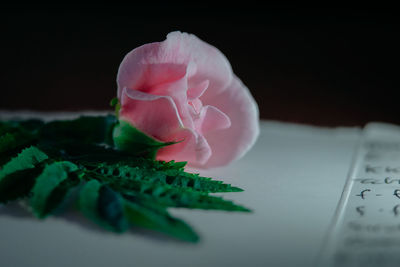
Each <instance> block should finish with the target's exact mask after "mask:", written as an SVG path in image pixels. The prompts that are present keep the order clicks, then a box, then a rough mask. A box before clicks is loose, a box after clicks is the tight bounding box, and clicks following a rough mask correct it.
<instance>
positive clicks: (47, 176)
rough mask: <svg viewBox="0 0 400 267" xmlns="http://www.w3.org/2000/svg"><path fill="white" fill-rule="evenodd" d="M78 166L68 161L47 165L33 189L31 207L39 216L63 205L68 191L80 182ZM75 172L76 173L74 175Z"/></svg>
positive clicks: (46, 214)
mask: <svg viewBox="0 0 400 267" xmlns="http://www.w3.org/2000/svg"><path fill="white" fill-rule="evenodd" d="M77 170H78V167H77V166H76V165H75V164H73V163H71V162H68V161H64V162H55V163H52V164H50V165H47V166H46V167H45V168H44V170H43V172H42V173H41V174H40V175H39V177H38V178H37V179H36V183H35V185H34V187H33V189H32V197H31V201H30V204H31V207H32V210H33V213H34V214H35V215H36V216H37V217H38V218H44V217H46V216H48V215H49V214H50V213H52V212H53V211H54V210H55V209H56V208H57V207H59V206H60V205H61V203H62V202H63V200H64V197H65V196H66V195H67V193H68V191H69V190H70V189H71V188H72V187H74V186H76V185H78V184H79V179H78V177H77V176H76V174H75V172H76V171H77ZM74 174H75V175H74Z"/></svg>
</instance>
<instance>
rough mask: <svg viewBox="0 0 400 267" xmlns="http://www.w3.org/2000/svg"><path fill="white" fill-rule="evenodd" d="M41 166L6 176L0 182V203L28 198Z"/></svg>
mask: <svg viewBox="0 0 400 267" xmlns="http://www.w3.org/2000/svg"><path fill="white" fill-rule="evenodd" d="M42 169H43V168H42V166H37V167H36V168H30V169H24V170H18V171H15V172H13V173H11V174H8V175H6V176H5V177H3V178H2V179H1V181H0V203H6V202H9V201H13V200H16V199H20V198H24V197H27V196H29V193H30V191H31V189H32V187H33V185H34V184H35V180H36V177H37V176H38V175H39V174H40V172H41V171H42Z"/></svg>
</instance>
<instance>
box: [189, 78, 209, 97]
mask: <svg viewBox="0 0 400 267" xmlns="http://www.w3.org/2000/svg"><path fill="white" fill-rule="evenodd" d="M209 85H210V81H209V80H205V81H202V82H201V83H199V84H197V85H195V86H193V87H191V88H189V90H188V91H187V97H188V99H189V100H193V99H196V98H199V97H200V96H201V95H202V94H203V93H204V92H205V91H206V90H207V88H208V86H209Z"/></svg>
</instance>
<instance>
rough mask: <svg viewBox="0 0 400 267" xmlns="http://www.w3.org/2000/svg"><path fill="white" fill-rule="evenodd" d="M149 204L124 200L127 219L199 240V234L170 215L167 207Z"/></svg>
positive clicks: (149, 227)
mask: <svg viewBox="0 0 400 267" xmlns="http://www.w3.org/2000/svg"><path fill="white" fill-rule="evenodd" d="M149 204H150V205H147V207H146V205H143V203H141V204H139V203H134V202H132V201H128V200H124V213H125V216H126V218H127V220H128V221H129V222H130V223H131V224H132V225H136V226H140V227H143V228H147V229H151V230H155V231H158V232H162V233H165V234H168V235H170V236H173V237H175V238H178V239H181V240H184V241H189V242H197V241H198V240H199V236H198V235H197V234H196V233H195V232H194V231H193V229H192V228H191V227H190V226H189V225H187V224H186V223H185V222H183V221H182V220H179V219H177V218H174V217H172V216H170V215H169V214H168V212H167V211H166V210H165V208H162V207H160V206H158V207H156V208H154V203H149ZM160 210H161V212H160Z"/></svg>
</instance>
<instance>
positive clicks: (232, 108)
mask: <svg viewBox="0 0 400 267" xmlns="http://www.w3.org/2000/svg"><path fill="white" fill-rule="evenodd" d="M204 102H206V103H207V104H209V105H212V106H216V107H218V108H219V109H220V110H221V111H222V112H223V113H225V114H226V115H227V116H228V117H229V118H230V121H231V126H230V127H229V128H227V129H223V130H220V131H214V132H209V133H206V134H205V135H204V136H205V138H206V139H207V141H208V143H209V145H210V147H211V148H212V155H211V157H210V159H209V160H208V161H207V166H205V167H208V168H209V167H216V166H223V165H226V164H228V163H230V162H232V161H234V160H236V159H238V158H240V157H242V156H243V155H244V154H245V153H246V152H247V151H248V150H249V149H250V148H251V147H252V146H253V145H254V143H255V141H256V139H257V137H258V135H259V132H260V129H259V121H258V116H259V112H258V106H257V104H256V102H255V101H254V99H253V97H252V96H251V94H250V92H249V90H248V89H247V87H246V86H245V85H243V83H242V82H241V81H240V80H239V79H238V78H236V77H235V78H234V79H233V81H232V84H231V85H230V86H229V87H228V88H226V90H224V91H223V92H221V93H220V94H218V95H216V96H213V97H209V98H208V99H204Z"/></svg>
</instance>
